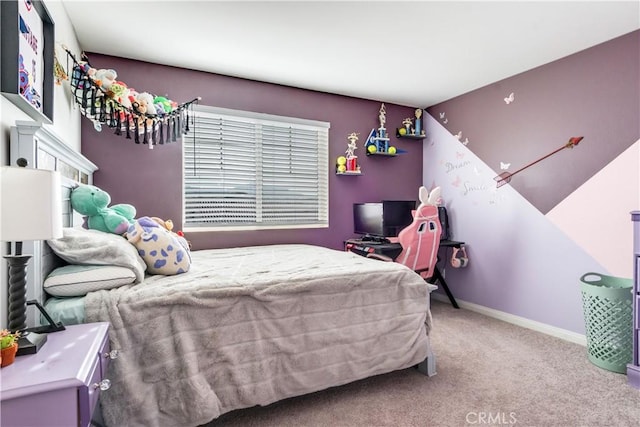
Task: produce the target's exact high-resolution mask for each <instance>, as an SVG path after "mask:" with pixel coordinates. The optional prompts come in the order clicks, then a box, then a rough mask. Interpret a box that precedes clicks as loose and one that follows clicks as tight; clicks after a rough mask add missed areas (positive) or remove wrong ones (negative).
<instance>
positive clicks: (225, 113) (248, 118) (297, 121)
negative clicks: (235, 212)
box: [181, 104, 331, 232]
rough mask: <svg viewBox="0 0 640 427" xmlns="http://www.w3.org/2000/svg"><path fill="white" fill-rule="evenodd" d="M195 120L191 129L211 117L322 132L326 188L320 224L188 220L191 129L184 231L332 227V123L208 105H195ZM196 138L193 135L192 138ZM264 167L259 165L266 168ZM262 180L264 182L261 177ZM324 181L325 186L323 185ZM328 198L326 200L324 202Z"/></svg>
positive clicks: (319, 202)
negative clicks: (202, 119)
mask: <svg viewBox="0 0 640 427" xmlns="http://www.w3.org/2000/svg"><path fill="white" fill-rule="evenodd" d="M191 113H192V117H189V120H190V126H194V127H195V128H197V126H198V123H197V117H198V115H209V116H211V118H215V119H222V120H224V119H225V118H227V119H229V120H240V121H244V122H249V123H253V125H254V126H255V127H256V128H258V127H260V128H261V127H262V126H264V125H266V126H290V127H293V128H298V129H311V130H313V131H317V132H318V138H317V142H318V143H319V144H324V147H320V146H319V147H318V151H319V154H318V155H317V156H316V158H317V159H318V161H317V165H318V170H317V173H318V178H317V179H318V181H317V182H318V185H319V188H321V187H324V193H322V188H321V191H320V194H318V197H317V199H316V202H317V206H318V208H319V209H318V212H319V213H320V215H319V217H320V218H319V219H318V222H313V223H297V224H296V223H290V224H263V223H260V222H254V223H250V224H241V223H235V224H227V225H223V224H221V225H197V224H195V223H193V222H188V221H187V209H186V206H187V180H186V174H187V173H188V171H187V169H188V166H187V150H188V144H189V141H190V140H192V139H191V138H195V133H194V131H193V129H192V128H190V129H189V131H188V132H187V134H185V135H184V136H183V139H182V212H181V213H182V222H183V230H184V231H188V232H211V231H216V232H219V231H250V230H277V229H301V228H328V227H329V129H330V127H331V124H330V123H329V122H324V121H318V120H309V119H303V118H297V117H287V116H279V115H272V114H266V113H258V112H252V111H243V110H234V109H228V108H220V107H212V106H206V105H199V104H198V105H194V106H193V109H192V110H191ZM192 135H193V136H192ZM256 157H258V159H257V161H262V160H264V159H263V158H262V154H261V153H258V154H257V156H256ZM262 164H263V163H260V165H259V166H258V168H259V169H262ZM258 181H262V179H259V178H258ZM322 181H324V183H323V182H322ZM261 186H262V184H261V183H256V191H257V188H259V187H261ZM255 199H256V203H261V199H262V198H261V195H260V194H256V195H255ZM323 199H324V200H323ZM259 210H260V207H259V206H256V208H255V211H256V212H257V211H259Z"/></svg>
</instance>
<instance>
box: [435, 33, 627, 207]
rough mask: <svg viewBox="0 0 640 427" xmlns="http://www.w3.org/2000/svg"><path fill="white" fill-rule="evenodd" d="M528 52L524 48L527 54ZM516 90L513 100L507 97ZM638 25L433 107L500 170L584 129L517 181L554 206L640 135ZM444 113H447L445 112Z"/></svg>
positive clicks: (536, 199)
mask: <svg viewBox="0 0 640 427" xmlns="http://www.w3.org/2000/svg"><path fill="white" fill-rule="evenodd" d="M523 54H526V53H523ZM511 93H513V94H514V101H513V102H511V103H510V104H507V103H506V102H505V101H504V98H505V97H508V96H509V95H510V94H511ZM639 94H640V31H635V32H632V33H629V34H627V35H624V36H622V37H619V38H616V39H614V40H611V41H609V42H607V43H603V44H601V45H598V46H595V47H592V48H590V49H587V50H584V51H582V52H579V53H577V54H574V55H570V56H567V57H565V58H563V59H560V60H558V61H554V62H552V63H549V64H546V65H544V66H541V67H538V68H535V69H533V70H530V71H527V72H525V73H522V74H519V75H516V76H513V77H510V78H508V79H505V80H501V81H499V82H496V83H493V84H491V85H489V86H485V87H483V88H480V89H478V90H475V91H473V92H469V93H467V94H464V95H462V96H459V97H456V98H453V99H451V100H449V101H446V102H443V103H441V104H437V105H434V106H431V107H429V108H428V109H427V111H428V112H429V113H430V114H431V115H432V116H433V117H435V118H436V119H438V121H439V122H440V123H441V124H442V125H443V126H444V127H445V128H446V129H447V130H449V132H451V133H452V134H454V135H456V134H457V133H458V132H460V131H462V140H463V141H464V140H465V138H468V139H469V143H468V144H467V146H466V147H467V148H468V149H469V150H471V151H472V152H473V153H474V154H475V155H476V156H478V157H480V159H482V160H483V161H484V162H485V163H486V164H487V165H489V166H490V167H492V168H493V169H494V170H495V171H497V173H500V172H503V171H502V170H501V169H500V164H501V162H502V163H505V164H511V167H510V168H509V169H508V170H509V171H511V172H513V171H515V170H517V169H519V168H520V167H523V166H525V165H527V164H529V163H530V162H533V161H534V160H537V159H539V158H541V157H543V156H544V155H547V154H549V153H551V152H553V151H554V150H556V149H557V148H559V147H561V146H562V145H563V144H565V143H566V142H567V141H568V140H569V138H570V137H572V136H584V140H583V141H582V142H580V144H579V145H578V147H576V149H574V150H563V151H562V152H560V153H558V154H557V155H554V156H552V157H549V158H547V159H545V160H544V161H542V162H540V163H537V164H536V165H534V166H532V167H530V168H528V169H526V170H525V171H523V172H521V173H519V174H518V175H517V178H514V179H513V180H512V182H511V185H512V186H513V188H515V189H516V190H518V192H519V193H520V194H522V196H524V197H525V198H526V199H527V200H528V201H529V202H530V203H531V204H533V205H534V206H535V207H536V208H538V209H539V210H540V211H541V212H542V213H543V214H546V213H547V212H549V211H550V210H551V209H552V208H553V207H555V206H556V205H557V204H558V203H559V202H561V201H562V200H563V199H564V198H565V197H567V196H568V195H569V194H571V193H572V192H573V191H574V190H575V189H576V188H578V187H579V186H580V185H582V184H584V182H585V181H587V180H588V179H589V178H591V177H592V176H593V175H594V174H595V173H596V172H597V171H599V170H600V169H602V168H603V167H604V166H605V165H606V164H607V163H609V162H610V161H611V160H613V159H614V158H615V157H616V156H618V155H619V154H620V153H622V152H623V151H624V150H626V149H627V148H629V147H630V146H631V145H632V144H633V143H635V142H636V141H637V140H638V137H640V121H639V119H638V118H639V117H640V101H639V97H638V95H639ZM442 113H444V115H445V119H446V123H444V121H445V120H444V119H441V118H440V114H442Z"/></svg>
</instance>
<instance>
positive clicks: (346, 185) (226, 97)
mask: <svg viewBox="0 0 640 427" xmlns="http://www.w3.org/2000/svg"><path fill="white" fill-rule="evenodd" d="M88 57H89V60H90V62H91V65H92V66H93V67H95V68H112V69H115V70H116V71H117V73H118V79H119V80H122V81H123V82H125V83H126V84H127V85H128V86H130V87H133V88H135V89H136V90H138V91H139V92H143V91H146V92H151V93H153V94H155V95H165V96H167V97H169V98H170V99H172V100H174V101H176V102H186V101H189V100H191V99H193V98H195V97H197V96H200V97H202V100H201V101H200V104H201V105H210V106H215V107H222V108H232V109H238V110H247V111H254V112H259V113H266V114H275V115H282V116H292V117H300V118H304V119H311V120H320V121H326V122H330V123H331V128H330V130H329V165H328V168H329V228H322V229H297V230H262V231H225V232H215V233H213V232H198V233H195V232H191V233H188V234H187V238H188V239H189V240H190V241H191V242H192V244H193V247H194V249H204V248H220V247H233V246H249V245H264V244H271V243H309V244H317V245H321V246H326V247H330V248H336V249H341V248H342V245H343V243H342V242H343V240H345V239H347V238H350V237H352V236H353V219H352V204H353V203H357V202H376V201H380V200H382V199H414V200H415V199H417V198H418V188H419V187H420V185H421V183H422V143H421V142H420V141H407V140H400V141H398V140H396V138H395V136H393V137H392V141H391V144H392V145H395V146H396V147H398V148H400V149H404V150H407V151H408V153H407V154H402V155H398V156H396V157H393V158H389V157H383V156H378V157H374V156H371V157H367V156H366V155H365V153H364V149H363V146H364V142H365V140H366V137H367V136H368V135H369V132H370V131H371V129H372V128H374V127H376V128H377V127H378V126H379V122H378V110H379V109H380V104H381V103H380V102H378V101H370V100H364V99H357V98H350V97H345V96H340V95H332V94H327V93H321V92H314V91H309V90H303V89H297V88H292V87H286V86H280V85H275V84H269V83H261V82H256V81H251V80H245V79H239V78H234V77H228V76H222V75H216V74H209V73H204V72H200V71H193V70H187V69H181V68H175V67H168V66H161V65H156V64H150V63H146V62H140V61H134V60H130V59H124V58H118V57H111V56H105V55H97V54H88ZM385 105H386V111H387V121H386V126H387V129H388V130H389V132H390V133H391V134H393V135H395V128H396V127H400V126H401V123H402V120H403V119H404V118H406V117H410V116H411V117H412V116H413V114H414V108H408V107H404V106H398V105H393V104H385ZM351 132H358V133H360V139H359V141H358V143H357V144H358V145H357V146H358V148H357V150H356V155H358V156H359V163H360V166H361V168H362V172H363V173H362V175H361V176H336V175H335V165H334V162H335V159H336V158H337V157H338V156H340V155H343V154H344V152H345V150H346V149H347V143H348V140H347V135H349V134H350V133H351ZM82 153H83V154H84V155H85V156H87V157H88V158H89V159H90V160H91V161H93V162H94V163H96V164H97V165H98V167H99V168H100V169H99V170H98V171H97V172H96V174H95V177H94V183H95V185H97V186H98V187H100V188H102V189H104V190H105V191H107V192H109V193H110V195H111V198H112V203H113V204H116V203H130V204H133V205H134V206H135V207H136V208H137V211H138V215H137V216H144V215H149V216H157V217H161V218H164V219H172V220H173V222H174V224H175V229H176V230H179V229H181V228H182V208H181V204H182V146H181V144H180V143H177V142H176V143H172V144H168V145H164V146H158V147H156V148H154V149H153V150H149V148H148V146H146V145H142V144H140V145H136V144H135V143H134V142H133V140H129V139H125V138H124V137H123V136H116V135H114V134H113V132H112V131H111V130H109V129H108V128H106V127H105V128H104V129H103V130H102V132H96V130H95V129H94V128H93V125H92V123H91V122H90V121H88V120H87V119H86V118H83V119H82Z"/></svg>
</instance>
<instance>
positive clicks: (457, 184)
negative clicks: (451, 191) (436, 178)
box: [451, 175, 462, 187]
mask: <svg viewBox="0 0 640 427" xmlns="http://www.w3.org/2000/svg"><path fill="white" fill-rule="evenodd" d="M461 182H462V180H461V179H460V175H456V180H455V181H453V182H451V185H453V186H454V187H459V186H460V183H461Z"/></svg>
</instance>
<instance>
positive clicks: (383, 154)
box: [367, 151, 398, 157]
mask: <svg viewBox="0 0 640 427" xmlns="http://www.w3.org/2000/svg"><path fill="white" fill-rule="evenodd" d="M397 155H398V153H395V154H391V153H379V152H377V151H376V152H375V153H369V152H367V156H387V157H396V156H397Z"/></svg>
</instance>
